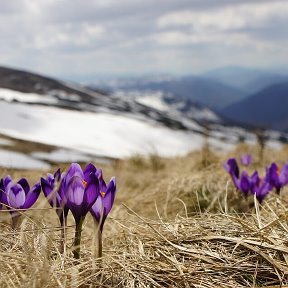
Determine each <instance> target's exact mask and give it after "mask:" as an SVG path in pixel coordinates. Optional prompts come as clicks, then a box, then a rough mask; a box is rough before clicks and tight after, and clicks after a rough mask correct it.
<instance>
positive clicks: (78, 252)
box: [73, 217, 85, 259]
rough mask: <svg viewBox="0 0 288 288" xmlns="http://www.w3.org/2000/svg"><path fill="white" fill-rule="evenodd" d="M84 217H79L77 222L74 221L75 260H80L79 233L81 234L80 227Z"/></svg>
mask: <svg viewBox="0 0 288 288" xmlns="http://www.w3.org/2000/svg"><path fill="white" fill-rule="evenodd" d="M84 218H85V217H81V218H80V219H79V221H76V228H75V238H74V245H73V246H74V247H73V254H74V258H75V259H80V244H81V233H82V225H83V222H84Z"/></svg>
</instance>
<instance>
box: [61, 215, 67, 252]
mask: <svg viewBox="0 0 288 288" xmlns="http://www.w3.org/2000/svg"><path fill="white" fill-rule="evenodd" d="M59 220H60V225H61V236H60V253H62V254H63V253H64V252H65V243H66V227H67V217H65V216H64V212H61V216H60V217H59Z"/></svg>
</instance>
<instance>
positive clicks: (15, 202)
mask: <svg viewBox="0 0 288 288" xmlns="http://www.w3.org/2000/svg"><path fill="white" fill-rule="evenodd" d="M25 200H26V196H25V192H24V190H23V188H22V187H21V185H20V184H15V185H12V186H11V187H10V189H9V190H8V191H7V204H8V206H10V207H9V208H15V209H19V208H22V206H23V205H24V203H25Z"/></svg>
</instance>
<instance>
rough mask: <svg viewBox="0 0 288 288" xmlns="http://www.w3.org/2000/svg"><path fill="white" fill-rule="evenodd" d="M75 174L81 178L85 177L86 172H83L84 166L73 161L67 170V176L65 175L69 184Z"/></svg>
mask: <svg viewBox="0 0 288 288" xmlns="http://www.w3.org/2000/svg"><path fill="white" fill-rule="evenodd" d="M74 176H78V177H80V178H81V179H84V174H83V171H82V168H81V166H80V165H79V164H78V163H72V164H71V165H70V167H69V169H68V171H67V174H66V177H65V181H66V183H67V185H69V182H70V180H71V178H72V177H74Z"/></svg>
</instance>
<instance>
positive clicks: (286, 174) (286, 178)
mask: <svg viewBox="0 0 288 288" xmlns="http://www.w3.org/2000/svg"><path fill="white" fill-rule="evenodd" d="M279 182H280V183H281V185H282V186H284V185H286V184H287V183H288V163H286V164H285V165H284V166H283V167H282V169H281V172H280V175H279Z"/></svg>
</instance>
